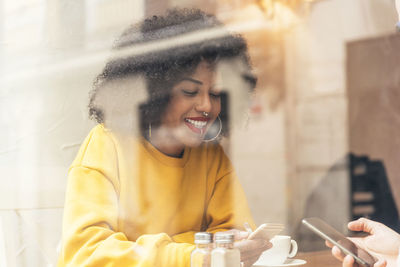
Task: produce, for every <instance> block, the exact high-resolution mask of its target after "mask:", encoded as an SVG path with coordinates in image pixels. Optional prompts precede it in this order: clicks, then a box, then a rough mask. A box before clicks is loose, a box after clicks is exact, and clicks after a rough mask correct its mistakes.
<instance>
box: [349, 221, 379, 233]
mask: <svg viewBox="0 0 400 267" xmlns="http://www.w3.org/2000/svg"><path fill="white" fill-rule="evenodd" d="M377 224H378V223H377V222H374V221H371V220H369V219H367V218H360V219H358V220H356V221H352V222H349V224H348V225H347V227H348V228H349V229H350V230H352V231H358V232H367V233H370V234H373V233H374V230H375V228H376V226H377Z"/></svg>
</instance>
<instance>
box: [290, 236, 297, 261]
mask: <svg viewBox="0 0 400 267" xmlns="http://www.w3.org/2000/svg"><path fill="white" fill-rule="evenodd" d="M290 243H291V244H292V245H291V250H290V253H289V255H288V258H293V257H294V256H296V254H297V248H298V247H297V242H296V240H293V239H292V240H290Z"/></svg>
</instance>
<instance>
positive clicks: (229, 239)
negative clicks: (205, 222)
mask: <svg viewBox="0 0 400 267" xmlns="http://www.w3.org/2000/svg"><path fill="white" fill-rule="evenodd" d="M234 241H235V235H234V234H233V233H225V232H218V233H216V234H215V242H216V243H233V242H234Z"/></svg>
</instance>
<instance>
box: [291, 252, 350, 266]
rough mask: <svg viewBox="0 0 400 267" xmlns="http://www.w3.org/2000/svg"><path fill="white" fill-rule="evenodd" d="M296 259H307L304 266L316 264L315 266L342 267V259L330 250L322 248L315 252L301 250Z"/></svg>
mask: <svg viewBox="0 0 400 267" xmlns="http://www.w3.org/2000/svg"><path fill="white" fill-rule="evenodd" d="M295 258H296V259H302V260H305V261H307V263H306V264H305V265H303V266H310V267H311V266H315V267H341V266H342V264H341V262H340V261H338V260H337V259H335V258H334V257H333V256H332V254H331V251H330V250H322V251H315V252H299V253H298V254H297V256H296V257H295Z"/></svg>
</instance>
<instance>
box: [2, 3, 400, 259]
mask: <svg viewBox="0 0 400 267" xmlns="http://www.w3.org/2000/svg"><path fill="white" fill-rule="evenodd" d="M170 7H198V8H201V9H203V10H205V11H207V12H210V13H213V14H216V15H217V16H218V17H219V18H220V19H221V20H222V21H223V22H225V23H226V24H227V25H229V26H230V27H231V28H232V29H233V30H235V31H237V32H240V33H241V34H242V35H243V36H244V37H245V38H246V39H247V40H248V44H249V49H250V55H251V59H252V63H253V66H254V69H255V72H256V74H257V75H258V78H259V82H258V85H257V88H256V92H255V94H254V96H253V98H252V100H251V102H250V103H249V111H248V113H246V114H245V117H246V122H245V123H244V125H241V126H240V127H236V128H234V130H233V131H232V134H231V136H230V137H229V138H227V139H226V140H224V141H223V144H224V146H225V148H226V151H227V153H228V154H229V157H230V158H231V160H232V161H233V163H234V166H235V168H236V171H237V173H238V176H239V178H240V180H241V183H242V185H243V187H244V189H245V191H246V194H247V197H248V200H249V203H250V207H251V210H252V212H253V214H254V218H255V220H256V223H257V224H261V223H264V222H281V223H284V224H285V225H286V229H285V232H286V233H287V234H290V235H292V236H293V237H294V238H295V239H296V240H297V241H298V242H299V243H300V250H302V251H310V250H319V249H324V246H323V244H322V242H320V241H319V240H318V238H317V237H314V236H313V234H311V233H309V232H308V231H307V230H305V229H303V228H302V227H301V219H302V218H304V217H309V216H317V217H321V218H323V219H325V220H326V221H328V222H329V223H330V224H331V225H333V226H334V227H336V228H337V229H339V230H341V231H343V232H345V231H346V224H347V222H348V221H349V220H351V219H353V218H358V217H360V216H368V217H370V218H373V219H376V220H378V221H382V222H384V223H386V224H388V225H390V226H391V227H392V228H394V229H396V230H397V231H398V230H399V229H400V228H399V218H398V213H397V207H398V206H399V205H400V174H399V173H400V167H399V166H400V165H399V164H397V162H398V161H400V91H399V89H400V53H398V51H400V33H396V30H395V24H396V22H397V14H396V10H395V3H394V0H379V1H376V0H352V1H349V0H206V1H205V0H190V1H189V0H163V1H161V0H113V1H111V0H25V1H13V0H0V127H1V129H2V131H0V137H1V138H0V266H1V267H3V266H7V267H8V266H55V263H56V259H57V246H58V244H59V241H60V238H61V222H62V210H63V202H64V194H65V186H66V178H67V177H66V175H67V171H68V168H69V165H70V164H71V162H72V160H73V159H74V157H75V155H76V153H77V150H78V148H79V146H80V143H81V142H82V141H83V140H84V138H85V136H86V135H87V134H88V132H89V130H90V129H91V128H92V127H93V125H94V123H93V122H92V121H89V119H88V115H87V113H88V112H87V103H88V92H89V91H90V89H91V87H92V82H93V80H94V78H95V76H96V75H97V74H98V73H99V72H100V70H101V69H102V68H103V66H104V63H105V61H106V60H107V59H108V57H109V55H110V52H109V51H110V48H111V46H112V43H113V41H114V39H115V38H116V37H117V36H119V34H120V33H121V32H122V31H123V29H124V28H126V27H127V25H129V24H132V23H134V22H136V21H138V20H140V19H142V18H144V17H146V16H149V15H153V14H158V13H162V12H163V11H165V10H166V9H167V8H170Z"/></svg>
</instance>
